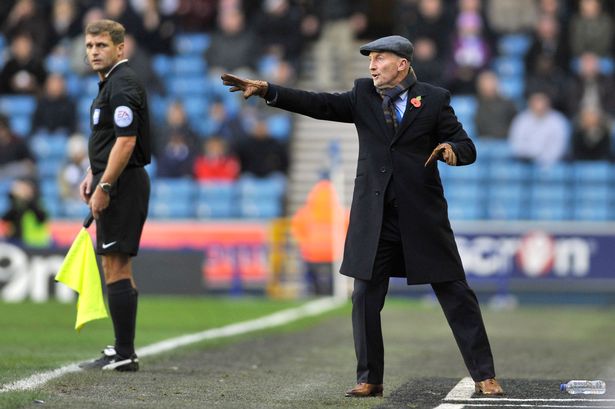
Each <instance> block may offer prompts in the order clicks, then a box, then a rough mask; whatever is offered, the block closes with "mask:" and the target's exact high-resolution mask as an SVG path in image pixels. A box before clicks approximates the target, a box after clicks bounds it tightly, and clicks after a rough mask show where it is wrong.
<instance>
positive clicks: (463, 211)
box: [448, 200, 485, 220]
mask: <svg viewBox="0 0 615 409" xmlns="http://www.w3.org/2000/svg"><path fill="white" fill-rule="evenodd" d="M448 215H449V217H450V218H451V220H481V219H483V218H484V217H485V212H484V207H483V206H482V203H481V202H480V201H478V200H472V201H465V200H459V201H454V202H449V204H448Z"/></svg>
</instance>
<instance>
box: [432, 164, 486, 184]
mask: <svg viewBox="0 0 615 409" xmlns="http://www.w3.org/2000/svg"><path fill="white" fill-rule="evenodd" d="M447 166H448V165H446V164H444V163H438V168H439V169H444V168H445V167H447ZM486 170H487V168H486V167H485V166H480V165H470V166H456V167H451V168H450V169H447V170H446V171H445V172H446V179H447V181H448V183H449V184H450V183H458V182H462V181H480V180H484V178H485V172H486Z"/></svg>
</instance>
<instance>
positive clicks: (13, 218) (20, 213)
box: [2, 179, 51, 248]
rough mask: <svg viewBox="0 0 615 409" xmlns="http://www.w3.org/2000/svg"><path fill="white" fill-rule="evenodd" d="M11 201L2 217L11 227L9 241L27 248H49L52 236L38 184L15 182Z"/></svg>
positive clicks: (28, 181)
mask: <svg viewBox="0 0 615 409" xmlns="http://www.w3.org/2000/svg"><path fill="white" fill-rule="evenodd" d="M9 201H10V207H9V209H8V210H7V212H6V213H5V214H4V215H2V220H3V221H4V222H5V223H7V224H8V226H9V228H8V234H7V238H8V239H9V241H11V242H13V243H15V244H17V245H20V246H25V247H39V248H40V247H47V246H48V245H49V244H50V243H51V235H50V232H49V226H48V224H47V213H46V212H45V209H43V207H42V206H41V204H40V201H39V195H38V189H37V187H36V184H35V183H34V182H33V181H32V180H29V179H18V180H15V181H14V182H13V185H12V186H11V190H10V192H9Z"/></svg>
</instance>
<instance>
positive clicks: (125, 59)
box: [105, 58, 128, 79]
mask: <svg viewBox="0 0 615 409" xmlns="http://www.w3.org/2000/svg"><path fill="white" fill-rule="evenodd" d="M127 61H128V59H127V58H124V59H123V60H120V61H118V62H116V63H115V65H114V66H113V67H111V69H110V70H109V71H107V73H106V74H105V79H107V78H109V75H111V72H112V71H113V70H114V69H115V67H117V66H118V65H120V64H122V63H125V62H127Z"/></svg>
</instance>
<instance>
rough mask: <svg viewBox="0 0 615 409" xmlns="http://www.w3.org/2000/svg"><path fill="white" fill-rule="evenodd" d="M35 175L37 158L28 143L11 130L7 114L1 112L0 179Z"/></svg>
mask: <svg viewBox="0 0 615 409" xmlns="http://www.w3.org/2000/svg"><path fill="white" fill-rule="evenodd" d="M35 175H36V166H35V160H34V156H33V155H32V153H31V152H30V149H28V145H27V144H26V143H25V142H24V141H23V139H22V138H20V137H18V136H16V135H15V134H14V133H13V132H12V131H11V127H10V124H9V119H8V118H7V116H6V115H4V114H0V179H5V178H7V179H8V178H29V177H34V176H35Z"/></svg>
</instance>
